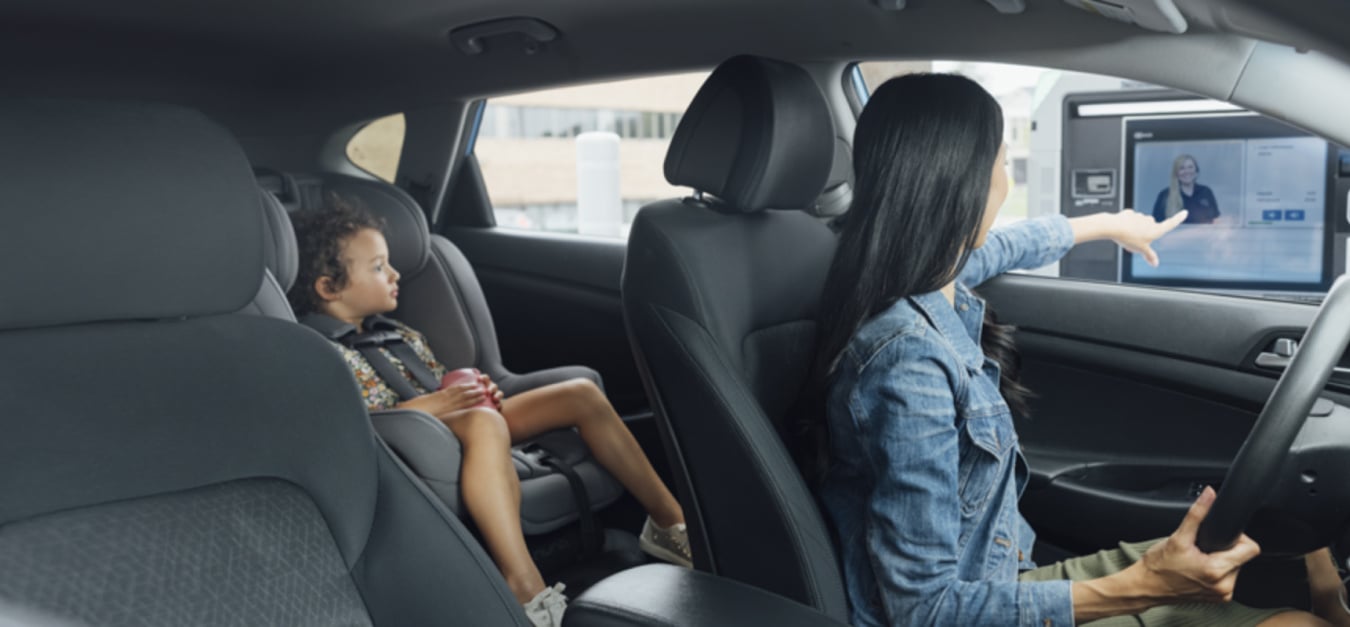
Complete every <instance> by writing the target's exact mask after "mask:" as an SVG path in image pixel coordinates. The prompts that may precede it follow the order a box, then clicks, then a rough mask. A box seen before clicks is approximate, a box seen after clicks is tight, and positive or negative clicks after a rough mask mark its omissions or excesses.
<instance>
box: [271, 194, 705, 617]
mask: <svg viewBox="0 0 1350 627" xmlns="http://www.w3.org/2000/svg"><path fill="white" fill-rule="evenodd" d="M328 205H329V206H328V207H326V208H324V209H321V210H310V211H302V212H299V213H297V214H296V215H294V216H293V217H292V219H293V221H294V224H295V231H296V239H297V242H298V244H299V252H300V270H299V275H298V277H297V280H296V285H295V288H294V289H292V290H291V293H290V294H289V298H290V301H291V304H292V306H293V307H294V309H295V312H296V315H297V316H300V317H301V322H306V323H308V324H311V326H318V325H316V323H320V324H322V323H327V324H328V325H332V324H334V323H345V324H349V325H352V326H353V327H355V330H356V331H358V332H361V331H366V330H369V329H370V327H372V326H378V327H380V328H385V329H391V330H393V331H394V332H397V333H398V334H399V335H400V336H402V340H403V343H404V344H405V345H406V346H407V347H410V348H411V349H412V354H415V357H416V358H417V359H418V360H420V361H421V362H423V363H422V364H414V368H413V369H414V370H422V368H421V366H422V365H425V367H426V368H428V369H430V370H431V374H432V375H433V376H434V378H435V379H434V380H436V381H440V380H441V378H442V377H443V376H444V375H445V374H446V368H445V367H444V366H443V365H441V363H440V362H439V361H437V359H436V357H435V356H434V355H433V354H432V352H431V349H430V347H429V346H428V345H427V341H426V338H425V337H424V336H423V335H422V334H421V333H419V332H417V331H416V330H414V329H412V328H411V327H409V326H407V325H405V324H403V323H401V322H398V321H395V320H391V319H389V318H384V317H383V316H382V314H386V313H389V312H391V311H393V310H394V309H395V308H396V307H397V306H398V279H399V273H398V271H397V270H396V269H394V268H393V267H392V266H390V265H389V250H388V245H387V244H386V242H385V239H384V235H383V234H382V233H381V228H382V224H381V222H380V221H378V220H377V219H376V218H375V217H374V216H372V215H370V214H369V213H367V212H365V211H364V210H362V209H361V208H359V207H356V206H354V205H352V204H350V203H348V202H346V201H344V200H343V199H341V198H338V197H336V196H332V197H330V198H329V202H328ZM338 348H339V350H340V351H341V352H342V355H343V357H344V359H345V360H346V362H347V365H348V366H350V367H351V369H352V372H353V374H354V375H355V376H356V379H357V381H358V382H359V383H360V387H361V394H362V396H363V397H364V399H365V401H366V406H367V407H368V408H369V409H370V410H372V411H373V410H380V409H391V408H403V409H415V410H420V411H424V412H426V413H428V414H431V415H432V416H434V417H436V418H437V419H439V420H440V421H441V422H443V423H444V424H445V425H446V426H447V427H449V428H450V430H451V431H452V432H454V434H455V436H456V437H457V438H459V440H460V442H461V444H462V445H463V447H464V461H463V466H462V470H461V475H462V481H461V489H462V496H463V499H464V505H465V507H466V508H467V509H468V511H469V514H470V516H472V517H473V520H474V522H475V523H477V525H478V529H479V530H480V532H481V533H482V535H483V539H484V542H485V543H486V544H487V549H488V552H489V553H490V554H491V555H492V558H493V560H494V561H495V562H496V563H497V567H498V568H499V569H500V570H501V572H502V575H503V576H504V577H505V578H506V582H507V584H508V585H509V586H510V588H511V590H512V592H513V593H514V594H515V595H516V598H517V599H518V600H519V601H520V602H521V603H522V604H523V605H524V606H525V608H526V613H527V615H529V616H530V619H531V620H532V621H533V622H534V623H535V624H536V625H553V624H560V622H561V616H562V611H563V609H564V608H565V603H566V602H565V597H563V595H562V589H563V585H562V584H561V583H560V584H557V585H555V586H553V587H545V585H544V581H543V577H542V576H541V575H540V573H539V569H538V568H537V567H536V566H535V564H534V562H533V561H532V560H531V558H530V555H529V552H528V551H527V549H526V546H525V539H524V534H523V532H522V530H521V523H520V498H521V497H520V483H519V480H518V479H517V477H516V471H515V467H514V465H513V463H512V460H511V454H510V447H511V444H512V443H514V442H519V441H521V440H525V439H528V438H531V437H533V436H536V435H539V434H541V433H544V432H547V431H552V430H555V429H565V428H573V427H575V428H576V429H577V431H578V432H579V433H580V434H581V437H582V439H583V440H584V441H585V442H586V444H587V446H588V447H589V448H590V450H591V452H592V454H594V456H595V459H596V460H597V461H598V462H599V463H600V464H601V465H602V466H604V467H605V468H606V469H607V470H609V471H610V472H611V473H612V474H613V475H614V476H615V477H616V478H617V479H618V480H619V482H620V483H622V484H623V485H624V487H626V488H627V489H628V490H629V491H630V492H631V493H632V494H633V495H634V496H635V497H636V498H637V500H638V502H640V503H641V504H642V506H643V507H644V508H645V509H646V510H647V512H648V518H647V521H646V524H645V525H644V526H643V530H642V536H641V538H640V546H641V547H642V549H643V550H644V551H646V552H647V553H648V554H651V555H652V556H654V557H657V558H659V559H663V560H666V561H669V562H673V563H676V564H681V565H684V566H689V565H690V563H691V559H690V552H689V541H688V535H687V533H686V530H685V524H684V511H683V509H681V507H680V504H679V502H678V501H677V500H676V499H675V497H674V496H673V495H672V494H671V492H670V490H669V489H668V488H667V487H666V486H665V484H664V483H662V481H661V479H660V478H659V477H658V476H657V474H656V471H655V469H653V468H652V465H651V463H650V462H649V461H648V460H647V456H646V455H645V454H644V453H643V452H642V449H641V447H640V446H639V445H638V443H637V440H636V439H634V438H633V435H632V433H630V432H629V431H628V428H627V426H625V425H624V423H623V421H622V420H621V419H620V418H619V415H618V414H617V413H616V412H615V411H614V408H613V407H612V406H610V404H609V401H608V400H607V399H606V398H605V395H604V392H602V391H601V390H600V389H599V388H598V387H597V386H596V385H595V384H594V383H592V382H591V381H589V380H585V379H575V380H571V381H566V382H562V383H556V384H553V385H546V386H543V387H540V388H536V389H533V390H529V391H526V392H521V393H519V394H515V395H513V396H510V397H503V394H502V392H501V390H500V389H498V387H497V384H496V383H494V382H493V381H492V380H491V378H489V377H488V376H487V375H485V374H483V375H479V380H478V381H470V382H468V383H460V384H454V385H449V386H447V387H445V388H444V389H429V386H427V385H424V384H423V383H419V381H418V380H417V379H418V378H417V377H416V376H415V373H413V372H411V371H410V369H409V367H408V366H407V365H406V364H405V363H404V362H403V361H401V360H400V359H399V357H398V356H397V355H396V354H394V353H391V352H389V351H387V350H386V349H385V348H380V349H379V350H380V351H383V352H384V355H383V356H384V357H386V358H387V361H388V362H389V363H392V364H393V365H394V366H395V367H396V368H397V371H398V373H399V375H401V376H402V378H403V379H405V380H404V381H395V382H393V384H394V385H398V386H404V385H412V386H414V387H415V389H416V391H417V392H418V393H419V394H420V395H418V396H416V397H415V398H412V399H411V400H400V395H399V394H398V393H397V392H396V391H395V387H394V385H391V382H390V381H387V380H386V379H385V378H384V377H382V376H381V374H380V372H379V371H378V370H377V369H378V368H381V367H383V368H385V370H384V371H385V373H386V374H390V372H391V371H390V370H389V369H388V366H387V365H385V364H380V365H372V363H371V362H370V361H368V360H367V359H366V358H365V357H364V356H363V355H362V354H361V353H360V352H359V351H357V350H355V349H353V348H349V347H347V346H344V345H341V344H339V345H338ZM399 352H401V353H402V354H403V355H404V356H405V357H411V356H412V355H410V353H408V352H406V351H399ZM485 400H490V401H491V402H489V403H484V401H485ZM480 405H482V406H480ZM488 406H495V407H496V409H493V408H489V407H488Z"/></svg>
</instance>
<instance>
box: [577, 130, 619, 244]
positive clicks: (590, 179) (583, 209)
mask: <svg viewBox="0 0 1350 627" xmlns="http://www.w3.org/2000/svg"><path fill="white" fill-rule="evenodd" d="M622 226H623V200H622V199H621V197H620V193H619V136H618V135H615V134H614V133H606V132H588V133H582V134H580V135H577V227H578V231H580V233H581V234H583V235H600V236H605V237H618V236H620V235H622V232H621V228H622Z"/></svg>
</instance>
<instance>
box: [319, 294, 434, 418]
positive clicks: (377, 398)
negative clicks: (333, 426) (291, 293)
mask: <svg viewBox="0 0 1350 627" xmlns="http://www.w3.org/2000/svg"><path fill="white" fill-rule="evenodd" d="M314 315H317V314H314ZM382 320H383V321H384V322H388V323H392V326H393V327H394V330H396V331H397V332H398V334H399V335H401V336H403V341H404V342H406V343H407V344H408V346H409V347H411V348H412V350H413V352H415V353H417V356H418V357H421V358H422V361H423V362H425V363H426V365H427V367H428V368H430V369H431V373H432V374H434V375H436V380H438V381H439V380H440V379H441V378H442V377H444V376H445V373H446V368H445V366H443V365H441V363H440V362H439V361H437V360H436V356H435V355H434V354H432V352H431V347H430V346H429V345H427V338H426V336H424V335H422V334H421V333H419V332H418V331H417V330H416V329H413V328H412V327H410V326H408V325H406V324H403V323H402V322H399V321H397V320H393V319H390V318H382ZM369 321H370V319H367V323H366V324H365V325H363V326H365V327H367V328H369V326H370V325H369ZM302 322H303V321H302ZM330 322H331V321H330ZM311 326H314V325H311ZM330 339H331V338H330ZM333 343H334V345H335V346H337V349H338V351H339V352H340V353H342V360H343V361H345V362H347V367H348V368H351V370H352V374H353V375H355V376H356V382H357V384H359V385H360V387H361V399H362V400H364V401H365V403H366V409H368V410H370V411H377V410H381V409H392V408H393V407H394V406H395V405H397V404H399V402H400V401H402V400H403V399H401V398H399V395H398V392H396V391H394V389H393V388H391V387H389V384H387V383H385V381H384V379H383V378H381V377H380V373H379V372H377V371H376V370H375V367H374V366H371V365H370V361H368V360H367V359H366V358H365V356H364V355H362V354H361V353H360V352H359V351H357V350H356V349H352V348H348V347H346V346H343V345H342V344H340V343H338V342H336V341H334V342H333ZM379 350H380V352H381V353H382V354H384V357H385V359H388V360H389V362H390V363H392V364H394V367H396V368H398V371H399V373H401V374H402V375H403V377H404V378H405V379H407V380H408V382H409V383H411V384H412V386H413V389H414V390H417V392H418V393H420V394H426V393H428V392H433V391H434V390H428V389H426V388H424V387H422V386H421V385H420V384H419V383H418V382H417V379H416V378H414V377H413V376H412V374H411V373H410V372H408V367H407V366H405V365H404V364H403V361H402V360H400V359H399V358H398V357H397V356H396V355H394V354H393V352H391V351H390V350H389V349H387V348H380V349H379Z"/></svg>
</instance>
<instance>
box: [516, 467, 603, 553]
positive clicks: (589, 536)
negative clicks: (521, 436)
mask: <svg viewBox="0 0 1350 627" xmlns="http://www.w3.org/2000/svg"><path fill="white" fill-rule="evenodd" d="M530 449H536V450H538V451H539V452H540V453H541V454H540V455H539V463H541V464H543V465H545V466H548V467H549V468H552V469H553V470H555V471H557V473H558V474H560V475H562V476H563V478H564V479H567V485H568V486H569V487H571V488H572V500H573V502H574V503H575V505H576V508H577V526H578V527H580V530H581V555H579V556H578V559H579V560H581V561H586V560H590V559H591V558H593V557H596V556H597V555H599V554H600V549H601V548H602V547H603V546H604V544H605V532H604V530H603V529H601V528H600V524H599V523H598V522H596V520H595V512H593V511H591V495H590V491H588V490H587V489H586V482H585V481H582V480H581V475H579V474H577V470H576V468H573V467H572V464H571V463H569V462H568V461H567V460H566V459H563V457H562V456H561V455H558V454H557V452H556V451H555V450H553V449H552V448H550V447H549V446H547V445H545V444H543V443H541V442H533V443H531V444H530V445H529V446H527V447H525V451H526V452H530Z"/></svg>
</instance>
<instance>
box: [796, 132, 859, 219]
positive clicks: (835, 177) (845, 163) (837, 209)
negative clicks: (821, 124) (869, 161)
mask: <svg viewBox="0 0 1350 627" xmlns="http://www.w3.org/2000/svg"><path fill="white" fill-rule="evenodd" d="M852 204H853V148H852V147H851V146H849V144H848V141H847V140H845V139H844V138H842V137H836V138H834V163H833V164H832V165H831V166H830V178H829V180H828V181H827V182H826V183H825V190H824V191H822V192H821V193H820V197H819V198H817V199H816V202H815V203H814V204H812V205H811V206H810V207H808V208H807V209H806V212H807V213H809V214H811V215H813V216H816V217H817V218H833V217H836V216H840V215H843V214H844V212H846V211H848V208H849V206H850V205H852Z"/></svg>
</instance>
